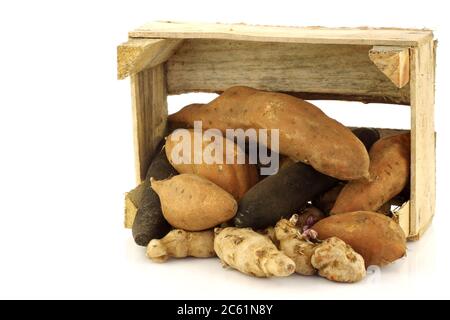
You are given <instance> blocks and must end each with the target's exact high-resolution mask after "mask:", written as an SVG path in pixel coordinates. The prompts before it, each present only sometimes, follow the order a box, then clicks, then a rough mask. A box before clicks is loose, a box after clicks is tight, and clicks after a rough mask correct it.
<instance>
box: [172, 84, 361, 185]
mask: <svg viewBox="0 0 450 320" xmlns="http://www.w3.org/2000/svg"><path fill="white" fill-rule="evenodd" d="M196 120H199V121H202V123H203V128H205V129H209V128H217V129H219V130H221V131H225V130H226V129H228V128H242V129H248V128H255V129H260V128H264V129H278V130H279V144H280V145H279V149H280V150H279V151H280V153H281V154H284V155H286V156H289V157H290V158H291V159H292V160H294V161H301V162H304V163H307V164H310V165H311V166H312V167H314V168H315V169H316V170H317V171H319V172H322V173H324V174H326V175H329V176H332V177H335V178H338V179H342V180H353V179H358V178H361V177H366V176H368V174H369V173H368V170H369V156H368V154H367V151H366V149H365V148H364V145H363V144H362V142H361V141H360V140H359V139H358V138H357V137H356V136H355V135H354V134H353V133H352V132H351V131H350V130H349V129H348V128H346V127H345V126H343V125H342V124H341V123H339V122H337V121H336V120H333V119H331V118H329V117H328V116H327V115H326V114H325V113H323V112H322V111H321V110H320V109H319V108H317V107H316V106H314V105H313V104H311V103H309V102H306V101H304V100H301V99H298V98H295V97H293V96H290V95H287V94H282V93H276V92H264V91H259V90H255V89H252V88H248V87H232V88H229V89H227V90H225V91H224V92H223V93H222V94H221V95H220V96H219V97H218V98H216V99H215V100H213V101H211V102H210V103H209V104H207V105H199V104H194V105H189V106H187V107H185V108H183V109H182V110H180V111H179V112H177V113H175V114H173V115H170V116H169V121H171V122H172V123H173V125H175V126H176V123H181V124H183V125H193V123H194V121H196ZM268 142H269V143H268V144H269V147H270V139H268Z"/></svg>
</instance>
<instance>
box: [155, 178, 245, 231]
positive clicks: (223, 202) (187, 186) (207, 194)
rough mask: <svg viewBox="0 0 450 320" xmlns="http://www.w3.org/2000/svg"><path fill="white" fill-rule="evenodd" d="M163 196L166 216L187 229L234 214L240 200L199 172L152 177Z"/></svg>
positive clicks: (211, 224) (201, 227)
mask: <svg viewBox="0 0 450 320" xmlns="http://www.w3.org/2000/svg"><path fill="white" fill-rule="evenodd" d="M151 184H152V188H153V190H155V192H156V193H157V194H158V196H159V199H160V200H161V208H162V212H163V215H164V218H166V220H167V221H168V222H169V223H170V224H171V225H172V226H173V227H175V228H178V229H183V230H187V231H201V230H206V229H210V228H212V227H214V226H217V225H219V224H221V223H222V222H225V221H227V220H230V219H231V218H233V217H234V215H235V214H236V210H237V203H236V200H235V199H234V198H233V196H232V195H231V194H229V193H228V192H226V191H225V190H223V189H222V188H220V187H219V186H217V185H216V184H214V183H212V182H211V181H209V180H207V179H205V178H203V177H200V176H198V175H195V174H180V175H177V176H174V177H172V178H170V179H166V180H160V181H156V180H154V179H152V180H151Z"/></svg>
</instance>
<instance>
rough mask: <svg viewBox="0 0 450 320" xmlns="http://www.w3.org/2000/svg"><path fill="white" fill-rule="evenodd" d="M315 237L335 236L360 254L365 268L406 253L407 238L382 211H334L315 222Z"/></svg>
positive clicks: (381, 263) (322, 238)
mask: <svg viewBox="0 0 450 320" xmlns="http://www.w3.org/2000/svg"><path fill="white" fill-rule="evenodd" d="M313 229H314V230H315V231H317V233H318V237H319V239H321V240H325V239H328V238H331V237H338V238H339V239H341V240H343V241H344V242H345V243H347V244H348V245H350V246H351V247H352V248H353V249H354V250H355V251H356V252H358V253H359V254H360V255H362V256H363V258H364V261H365V264H366V267H367V266H370V265H378V266H383V265H386V264H388V263H391V262H393V261H395V260H397V259H399V258H401V257H403V256H404V255H405V253H406V238H405V234H404V233H403V230H402V229H401V228H400V226H399V225H398V224H397V223H395V221H394V220H392V219H391V218H388V217H386V216H384V215H383V214H381V213H375V212H368V211H357V212H350V213H343V214H337V215H334V216H330V217H328V218H325V219H322V220H320V221H319V222H317V223H316V224H314V226H313Z"/></svg>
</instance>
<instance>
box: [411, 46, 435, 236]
mask: <svg viewBox="0 0 450 320" xmlns="http://www.w3.org/2000/svg"><path fill="white" fill-rule="evenodd" d="M434 52H435V46H434V42H433V41H429V42H427V43H425V44H423V45H421V46H419V47H417V48H412V49H411V80H410V85H411V221H410V236H411V237H414V236H416V237H415V238H418V236H420V234H421V233H422V232H423V231H424V230H425V229H426V227H427V226H428V225H429V223H430V221H431V219H432V217H433V215H434V209H435V197H436V162H435V161H436V158H435V134H434V79H435V78H434V75H435V54H434Z"/></svg>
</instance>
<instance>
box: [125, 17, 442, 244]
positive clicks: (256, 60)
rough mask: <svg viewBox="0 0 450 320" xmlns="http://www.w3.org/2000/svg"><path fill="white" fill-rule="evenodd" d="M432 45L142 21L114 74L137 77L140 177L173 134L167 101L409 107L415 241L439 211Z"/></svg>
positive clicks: (354, 33)
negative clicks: (224, 96) (279, 98)
mask: <svg viewBox="0 0 450 320" xmlns="http://www.w3.org/2000/svg"><path fill="white" fill-rule="evenodd" d="M435 49H436V41H435V40H434V39H433V33H432V32H431V31H428V30H411V29H408V30H407V29H370V28H359V29H350V28H339V29H329V28H321V27H310V28H299V27H271V26H249V25H243V24H236V25H225V24H192V23H175V22H153V23H149V24H146V25H144V26H142V27H141V28H138V29H136V30H134V31H131V32H130V33H129V40H128V41H127V42H125V43H123V44H121V45H119V46H118V77H119V79H124V78H126V77H127V76H130V77H131V95H132V106H133V115H134V139H135V150H136V173H137V180H138V182H140V181H141V180H143V179H144V177H145V174H146V171H147V168H148V166H149V162H150V160H151V158H152V155H153V153H154V151H155V148H156V146H157V144H158V142H159V141H160V140H161V139H162V138H163V137H164V136H165V134H166V132H167V95H171V94H180V93H186V92H217V93H220V92H222V91H223V90H225V89H226V88H228V87H231V86H234V85H247V86H251V87H254V88H257V89H263V90H272V91H280V92H286V93H289V94H293V95H295V96H298V97H301V98H304V99H336V100H347V101H362V102H365V103H371V102H382V103H391V104H404V105H410V106H411V198H410V201H409V202H407V203H405V204H404V206H403V207H402V208H401V209H400V210H399V211H398V212H397V216H398V220H399V223H400V225H401V226H402V228H403V229H404V230H405V232H406V234H407V235H408V238H409V239H410V240H416V239H418V238H419V237H420V235H421V234H423V232H424V231H425V230H426V228H427V227H428V225H429V224H430V223H431V220H432V217H433V214H434V209H435V134H434V77H435ZM386 132H388V133H387V134H389V131H386Z"/></svg>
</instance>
